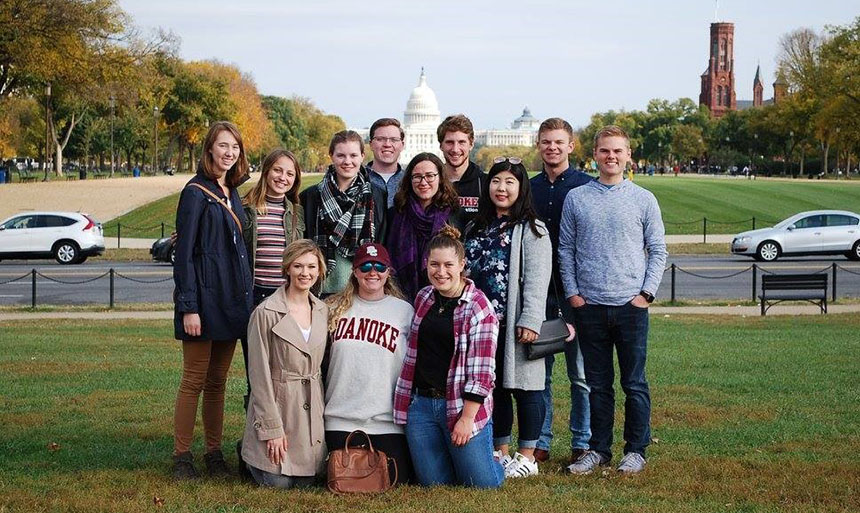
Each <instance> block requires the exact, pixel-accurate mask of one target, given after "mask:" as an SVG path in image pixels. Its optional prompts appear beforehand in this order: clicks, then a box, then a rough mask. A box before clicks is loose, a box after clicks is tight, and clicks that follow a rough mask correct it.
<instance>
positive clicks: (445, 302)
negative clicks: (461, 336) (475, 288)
mask: <svg viewBox="0 0 860 513" xmlns="http://www.w3.org/2000/svg"><path fill="white" fill-rule="evenodd" d="M464 288H466V286H465V285H463V286H461V287H460V291H459V294H457V295H455V296H454V297H445V296H443V295H442V294H439V308H438V309H437V310H436V311H437V312H438V313H440V314H443V313H445V311H446V310H448V307H450V306H451V305H456V304H457V302H458V301H460V296H462V295H463V289H464Z"/></svg>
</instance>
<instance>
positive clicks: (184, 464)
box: [173, 452, 200, 481]
mask: <svg viewBox="0 0 860 513" xmlns="http://www.w3.org/2000/svg"><path fill="white" fill-rule="evenodd" d="M199 477H200V473H198V472H197V469H196V468H194V456H193V455H192V454H191V453H190V452H183V453H179V454H177V455H176V456H174V457H173V479H176V480H177V481H185V480H189V479H197V478H199Z"/></svg>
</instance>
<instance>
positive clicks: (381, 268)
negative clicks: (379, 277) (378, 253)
mask: <svg viewBox="0 0 860 513" xmlns="http://www.w3.org/2000/svg"><path fill="white" fill-rule="evenodd" d="M372 269H376V272H378V273H384V272H385V271H387V270H388V266H387V265H385V264H383V263H380V262H365V263H363V264H361V265H360V266H358V270H359V271H361V272H363V273H369V272H370V271H371V270H372Z"/></svg>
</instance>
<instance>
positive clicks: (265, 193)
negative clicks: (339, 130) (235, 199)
mask: <svg viewBox="0 0 860 513" xmlns="http://www.w3.org/2000/svg"><path fill="white" fill-rule="evenodd" d="M301 185H302V170H301V168H300V167H299V162H298V160H296V156H295V155H293V154H292V152H289V151H287V150H284V149H281V148H278V149H276V150H274V151H272V152H271V153H269V154H268V155H266V158H265V159H264V160H263V172H262V175H261V176H260V180H259V181H258V182H257V185H255V186H254V188H253V189H251V190H250V191H248V194H246V195H245V197H244V198H242V205H243V206H244V208H245V217H246V218H247V220H248V222H247V223H246V225H245V229H244V230H243V231H242V236H243V237H244V239H245V247H246V249H247V251H248V259H249V260H250V262H248V263H249V264H250V267H251V272H252V274H253V276H254V306H255V307H256V306H257V305H259V304H260V303H261V302H262V301H263V300H264V299H266V298H267V297H269V296H270V295H271V294H272V293H273V292H275V291H276V290H277V289H278V287H280V286H281V285H284V284H285V283H286V280H285V278H284V274H283V271H282V270H281V265H282V261H283V258H284V249H285V248H286V247H287V246H288V245H289V244H290V243H291V242H293V241H294V240H298V239H301V238H302V237H303V234H304V226H305V221H304V215H303V212H302V209H301V207H300V206H299V189H301ZM247 353H248V340H247V337H245V338H243V339H242V354H243V355H244V356H245V375H246V377H247V372H248V356H247ZM248 383H249V384H248V395H245V407H246V408H247V405H248V396H249V395H250V393H251V388H250V382H248Z"/></svg>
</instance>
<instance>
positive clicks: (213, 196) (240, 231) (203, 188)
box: [188, 183, 242, 233]
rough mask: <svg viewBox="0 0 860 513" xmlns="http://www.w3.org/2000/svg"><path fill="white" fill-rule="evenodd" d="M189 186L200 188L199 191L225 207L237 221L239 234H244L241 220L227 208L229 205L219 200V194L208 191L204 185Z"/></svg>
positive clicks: (192, 184) (193, 184) (191, 184)
mask: <svg viewBox="0 0 860 513" xmlns="http://www.w3.org/2000/svg"><path fill="white" fill-rule="evenodd" d="M188 186H189V187H197V188H198V189H200V190H201V191H203V192H205V193H206V194H208V195H209V196H211V197H212V198H213V199H214V200H215V201H217V202H218V203H219V204H220V205H221V206H222V207H224V210H226V211H227V212H229V213H230V217H232V218H233V221H236V227H237V228H239V233H242V223H241V222H239V218H238V217H237V216H236V213H235V212H233V209H231V208H230V207H228V206H227V203H226V202H225V201H224V200H223V199H221V198H219V197H218V195H217V194H215V193H214V192H212V191H210V190H209V189H207V188H206V187H203V186H202V185H200V184H199V183H190V184H188Z"/></svg>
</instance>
